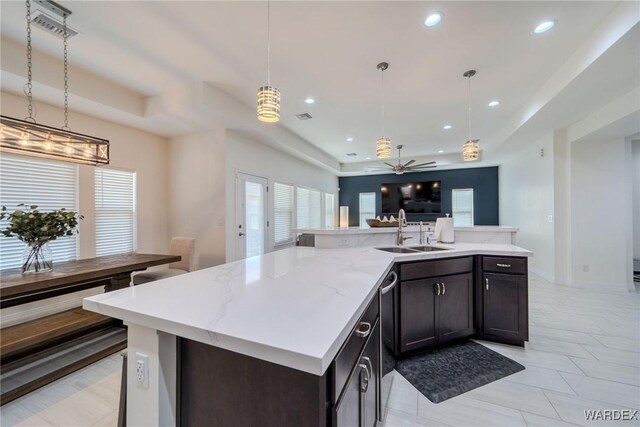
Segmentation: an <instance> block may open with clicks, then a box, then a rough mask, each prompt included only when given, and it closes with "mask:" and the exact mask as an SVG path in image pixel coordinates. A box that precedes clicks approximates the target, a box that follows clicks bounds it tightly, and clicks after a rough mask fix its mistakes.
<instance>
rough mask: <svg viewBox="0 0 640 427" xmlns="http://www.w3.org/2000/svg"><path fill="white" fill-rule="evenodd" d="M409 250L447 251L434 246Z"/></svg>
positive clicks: (413, 247)
mask: <svg viewBox="0 0 640 427" xmlns="http://www.w3.org/2000/svg"><path fill="white" fill-rule="evenodd" d="M411 249H415V250H417V251H422V252H435V251H448V250H449V249H447V248H437V247H435V246H411Z"/></svg>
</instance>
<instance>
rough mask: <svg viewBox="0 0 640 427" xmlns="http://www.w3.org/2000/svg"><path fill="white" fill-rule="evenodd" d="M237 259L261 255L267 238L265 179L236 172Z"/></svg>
mask: <svg viewBox="0 0 640 427" xmlns="http://www.w3.org/2000/svg"><path fill="white" fill-rule="evenodd" d="M236 193H237V205H236V231H237V238H238V240H237V246H236V247H237V251H236V252H237V259H243V258H249V257H253V256H256V255H262V254H263V253H264V252H265V248H266V246H267V245H266V240H267V235H268V233H267V180H266V179H265V178H261V177H258V176H253V175H247V174H243V173H238V175H237V179H236Z"/></svg>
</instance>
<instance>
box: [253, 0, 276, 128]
mask: <svg viewBox="0 0 640 427" xmlns="http://www.w3.org/2000/svg"><path fill="white" fill-rule="evenodd" d="M270 12H271V10H270V5H269V0H267V85H266V86H261V87H260V88H259V89H258V120H260V121H261V122H265V123H276V122H278V121H280V91H279V90H278V89H277V88H275V87H273V86H271V28H270V24H271V23H270Z"/></svg>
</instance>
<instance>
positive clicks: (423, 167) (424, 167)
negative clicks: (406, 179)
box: [407, 165, 438, 171]
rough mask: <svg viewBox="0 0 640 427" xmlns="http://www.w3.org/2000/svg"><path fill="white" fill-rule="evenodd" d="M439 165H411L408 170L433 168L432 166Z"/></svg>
mask: <svg viewBox="0 0 640 427" xmlns="http://www.w3.org/2000/svg"><path fill="white" fill-rule="evenodd" d="M437 167H438V165H432V166H417V167H416V166H410V167H408V168H407V170H412V171H419V170H423V169H432V168H437Z"/></svg>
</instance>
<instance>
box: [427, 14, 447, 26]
mask: <svg viewBox="0 0 640 427" xmlns="http://www.w3.org/2000/svg"><path fill="white" fill-rule="evenodd" d="M442 16H443V15H442V12H436V13H432V14H431V15H429V16H427V19H425V20H424V26H425V27H435V26H436V25H438V24H439V23H440V21H442Z"/></svg>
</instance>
